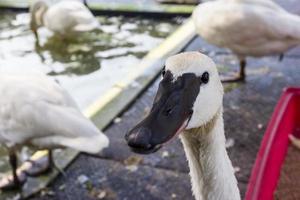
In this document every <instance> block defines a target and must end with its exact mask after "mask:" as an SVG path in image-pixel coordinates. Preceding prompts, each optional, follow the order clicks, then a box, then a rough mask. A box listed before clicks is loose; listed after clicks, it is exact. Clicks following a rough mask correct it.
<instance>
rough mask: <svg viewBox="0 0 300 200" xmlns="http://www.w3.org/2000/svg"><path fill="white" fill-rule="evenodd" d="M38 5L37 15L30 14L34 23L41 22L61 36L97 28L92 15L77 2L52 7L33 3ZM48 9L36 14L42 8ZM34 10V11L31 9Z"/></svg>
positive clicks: (96, 22) (61, 2) (39, 1)
mask: <svg viewBox="0 0 300 200" xmlns="http://www.w3.org/2000/svg"><path fill="white" fill-rule="evenodd" d="M37 3H40V5H41V7H40V9H36V11H34V12H37V14H34V13H32V14H33V15H32V16H34V17H35V18H36V19H35V20H36V21H42V24H41V25H44V26H45V27H46V28H48V29H49V30H51V31H53V32H55V33H59V34H61V35H69V34H72V33H78V32H87V31H91V30H94V29H96V28H97V27H99V23H98V21H97V19H96V18H95V17H94V15H93V14H92V13H91V12H90V11H89V9H88V8H87V7H85V6H84V5H83V4H82V3H81V2H79V1H60V2H58V3H55V4H54V5H49V4H47V2H46V1H45V0H37V1H35V2H34V3H33V4H32V5H31V7H32V8H34V4H37ZM43 6H44V7H47V8H48V9H47V10H46V11H45V12H44V13H42V14H38V12H39V10H41V9H42V7H43ZM31 10H35V9H31Z"/></svg>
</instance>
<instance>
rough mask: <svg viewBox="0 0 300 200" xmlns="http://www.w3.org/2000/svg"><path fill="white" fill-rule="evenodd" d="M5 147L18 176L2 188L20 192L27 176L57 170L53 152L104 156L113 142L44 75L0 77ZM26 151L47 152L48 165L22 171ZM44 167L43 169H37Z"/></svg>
mask: <svg viewBox="0 0 300 200" xmlns="http://www.w3.org/2000/svg"><path fill="white" fill-rule="evenodd" d="M0 94H1V97H2V98H0V144H1V145H2V146H4V147H5V148H6V149H7V150H8V154H9V161H10V164H11V166H12V170H13V177H10V176H8V177H6V178H4V179H2V180H1V181H0V188H1V189H11V188H19V187H20V186H21V185H22V184H23V183H24V182H25V181H26V177H27V176H26V175H28V176H37V175H39V174H41V173H43V172H45V171H47V170H48V169H50V166H51V165H53V164H54V163H53V159H52V152H51V150H52V149H55V148H64V147H69V148H73V149H75V150H78V151H81V152H86V153H92V154H94V153H98V152H99V151H100V150H102V149H103V148H105V147H107V146H108V143H109V141H108V138H107V137H106V136H105V135H104V134H103V133H101V132H100V131H99V130H98V129H97V127H96V126H95V125H94V124H93V123H92V122H91V121H90V120H89V119H87V118H86V117H84V116H83V114H81V112H80V110H79V109H78V107H77V105H76V103H75V102H74V101H73V99H72V98H71V96H70V95H69V94H68V93H67V92H66V91H65V90H64V89H63V88H61V87H60V86H59V85H58V84H57V83H56V82H54V81H52V80H50V79H48V78H47V77H46V76H44V75H37V74H32V75H24V74H22V75H20V74H13V73H11V74H10V73H6V74H1V75H0ZM23 146H29V147H33V148H35V149H47V150H48V151H49V154H48V160H47V162H46V163H45V160H44V159H43V158H40V159H41V162H39V161H38V160H36V162H34V161H31V160H29V161H28V162H29V163H31V164H30V165H29V166H28V165H26V162H25V163H24V166H27V167H25V168H22V166H23V165H22V166H21V167H20V169H17V167H18V166H17V155H16V153H17V151H18V150H20V149H21V148H22V147H23ZM37 163H39V164H37Z"/></svg>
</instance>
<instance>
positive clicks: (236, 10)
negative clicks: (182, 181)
mask: <svg viewBox="0 0 300 200" xmlns="http://www.w3.org/2000/svg"><path fill="white" fill-rule="evenodd" d="M192 18H193V21H194V24H195V27H196V31H197V33H198V34H199V35H200V36H201V37H202V38H204V39H205V40H206V41H208V42H209V43H211V44H214V45H216V46H219V47H222V48H228V49H230V50H231V51H232V52H233V53H234V54H236V55H237V56H238V58H239V59H240V60H244V59H245V58H246V57H247V56H252V57H262V56H267V55H273V54H282V53H284V52H285V51H287V50H289V49H291V48H293V47H295V46H297V45H299V44H300V17H299V16H297V15H293V14H291V13H288V12H287V11H285V10H284V9H283V8H281V7H280V6H279V5H277V4H276V3H275V2H273V1H271V0H217V1H211V2H206V3H203V4H200V5H198V6H197V8H196V9H195V10H194V12H193V15H192Z"/></svg>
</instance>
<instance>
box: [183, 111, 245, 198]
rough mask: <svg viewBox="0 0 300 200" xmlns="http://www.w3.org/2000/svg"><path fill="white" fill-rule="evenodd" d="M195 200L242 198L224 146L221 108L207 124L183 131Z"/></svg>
mask: <svg viewBox="0 0 300 200" xmlns="http://www.w3.org/2000/svg"><path fill="white" fill-rule="evenodd" d="M181 140H182V143H183V146H184V149H185V153H186V156H187V159H188V163H189V167H190V175H191V179H192V180H191V181H192V190H193V193H194V196H195V197H196V200H240V194H239V190H238V187H237V181H236V178H235V176H234V170H233V167H232V164H231V161H230V159H229V157H228V154H227V151H226V147H225V135H224V125H223V115H222V111H219V112H218V114H216V115H215V117H214V118H213V119H212V120H211V121H210V122H208V123H207V124H206V125H204V126H202V127H199V128H195V129H189V130H185V131H184V132H183V133H182V134H181Z"/></svg>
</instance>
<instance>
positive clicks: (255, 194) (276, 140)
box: [245, 88, 300, 200]
mask: <svg viewBox="0 0 300 200" xmlns="http://www.w3.org/2000/svg"><path fill="white" fill-rule="evenodd" d="M297 127H298V128H300V88H287V89H285V91H284V92H283V94H282V96H281V97H280V100H279V102H278V103H277V106H276V108H275V111H274V113H273V115H272V118H271V120H270V122H269V125H268V128H267V130H266V133H265V135H264V138H263V140H262V143H261V147H260V150H259V152H258V154H257V157H256V161H255V165H254V167H253V169H252V174H251V177H250V181H249V184H248V189H247V193H246V197H245V200H272V199H273V193H274V191H275V190H276V186H277V181H278V179H279V176H280V171H281V166H282V164H283V162H284V159H285V156H286V153H287V150H288V145H289V144H290V143H289V139H288V135H289V134H295V135H296V136H298V137H300V131H299V132H298V133H296V128H297ZM298 130H299V129H298ZM299 170H300V169H299Z"/></svg>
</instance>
